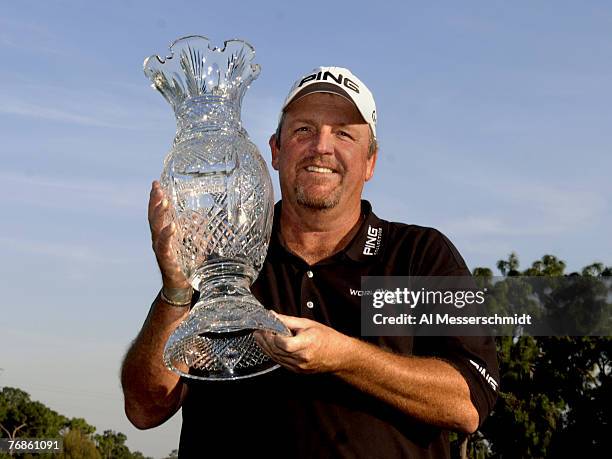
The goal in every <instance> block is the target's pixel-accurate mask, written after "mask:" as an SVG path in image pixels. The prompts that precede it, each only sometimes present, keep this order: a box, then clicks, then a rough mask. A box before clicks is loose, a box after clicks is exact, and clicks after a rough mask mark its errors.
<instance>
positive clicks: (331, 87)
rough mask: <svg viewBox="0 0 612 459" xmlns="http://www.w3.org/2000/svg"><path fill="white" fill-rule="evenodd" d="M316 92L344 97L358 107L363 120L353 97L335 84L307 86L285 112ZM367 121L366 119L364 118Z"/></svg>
mask: <svg viewBox="0 0 612 459" xmlns="http://www.w3.org/2000/svg"><path fill="white" fill-rule="evenodd" d="M314 92H327V93H331V94H337V95H338V96H341V97H344V98H345V99H346V100H348V101H349V102H351V103H352V104H353V105H354V106H355V107H357V111H358V112H359V113H360V114H361V117H362V118H363V113H361V110H359V106H358V105H357V104H356V103H355V101H354V100H353V99H352V98H351V95H350V94H349V93H348V92H346V91H345V90H344V89H342V88H341V87H339V86H336V85H335V84H331V83H313V84H311V85H308V86H306V87H305V88H304V89H302V90H301V91H298V92H297V93H296V94H295V96H293V97H292V98H291V99H290V100H289V101H288V102H287V103H286V104H285V106H284V107H283V111H284V110H285V109H286V108H287V107H288V106H289V105H291V104H292V103H293V102H295V101H297V100H299V99H301V98H302V97H304V96H307V95H308V94H312V93H314ZM364 120H365V118H364Z"/></svg>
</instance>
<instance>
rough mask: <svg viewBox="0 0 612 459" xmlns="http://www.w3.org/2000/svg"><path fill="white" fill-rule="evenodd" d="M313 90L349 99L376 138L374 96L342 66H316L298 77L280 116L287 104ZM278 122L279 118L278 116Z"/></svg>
mask: <svg viewBox="0 0 612 459" xmlns="http://www.w3.org/2000/svg"><path fill="white" fill-rule="evenodd" d="M313 92H328V93H331V94H337V95H339V96H342V97H344V98H345V99H347V100H349V101H351V102H352V103H353V104H355V107H357V110H359V113H361V116H362V117H363V119H364V121H365V122H366V123H368V124H369V125H370V127H371V128H372V134H373V135H374V138H376V104H375V103H374V96H372V93H371V92H370V90H369V89H368V87H367V86H366V85H365V84H363V82H362V81H361V80H360V79H359V78H357V77H356V76H355V75H353V74H352V72H351V71H350V70H349V69H345V68H343V67H317V68H315V69H312V70H311V71H310V72H308V73H307V74H306V75H304V76H302V77H301V78H299V79H298V80H297V81H296V82H295V83H294V84H293V86H292V87H291V91H289V95H288V96H287V98H286V99H285V103H283V108H282V109H281V114H280V116H281V117H282V116H283V112H284V111H285V109H286V108H287V106H288V105H289V104H290V103H291V102H294V101H296V100H298V99H301V98H302V97H304V96H306V95H308V94H312V93H313ZM279 122H280V118H279Z"/></svg>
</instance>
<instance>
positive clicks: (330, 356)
mask: <svg viewBox="0 0 612 459" xmlns="http://www.w3.org/2000/svg"><path fill="white" fill-rule="evenodd" d="M274 315H275V316H276V317H277V318H278V319H279V320H280V321H281V322H283V323H284V324H285V325H286V326H287V328H288V329H289V330H291V332H292V333H293V336H282V335H277V334H274V333H271V332H264V331H256V332H255V333H254V336H255V340H256V341H257V344H259V345H260V346H261V348H262V349H263V350H264V352H265V353H266V354H268V355H269V356H270V358H271V359H272V360H274V361H275V362H277V363H279V364H280V365H282V366H283V367H285V368H287V369H289V370H291V371H294V372H296V373H323V372H334V371H337V370H338V369H340V368H341V367H342V364H343V362H344V361H345V360H344V359H345V358H346V357H347V356H349V355H350V349H351V345H352V338H350V337H348V336H346V335H343V334H342V333H340V332H338V331H336V330H334V329H333V328H330V327H328V326H326V325H323V324H322V323H319V322H316V321H314V320H310V319H304V318H301V317H293V316H285V315H283V314H278V313H276V312H274Z"/></svg>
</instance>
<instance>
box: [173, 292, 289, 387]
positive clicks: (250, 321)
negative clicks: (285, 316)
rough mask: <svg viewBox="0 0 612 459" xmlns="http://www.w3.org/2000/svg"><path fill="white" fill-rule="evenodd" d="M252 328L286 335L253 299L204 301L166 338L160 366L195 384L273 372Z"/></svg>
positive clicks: (243, 297) (285, 331) (282, 326)
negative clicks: (195, 380)
mask: <svg viewBox="0 0 612 459" xmlns="http://www.w3.org/2000/svg"><path fill="white" fill-rule="evenodd" d="M255 330H263V331H271V332H273V333H278V334H281V335H287V336H290V335H291V332H290V331H289V330H288V329H287V328H286V327H285V326H284V325H283V323H282V322H280V321H279V320H278V319H277V318H276V317H274V315H273V314H272V313H271V312H270V311H268V310H266V309H265V308H264V307H263V306H262V305H261V304H260V303H259V302H258V301H257V300H256V299H255V297H253V296H250V295H249V296H239V297H232V296H230V297H225V298H215V299H208V300H204V302H202V303H198V304H196V305H195V306H194V308H193V310H192V312H191V313H190V315H189V317H188V318H187V319H186V320H185V321H184V322H183V323H181V324H180V325H179V326H178V328H177V329H176V330H175V331H174V333H172V335H171V336H170V339H169V340H168V343H167V344H166V348H165V349H164V362H165V364H166V366H167V367H168V369H170V370H172V371H174V372H175V373H178V374H179V375H181V376H183V377H186V378H192V379H201V380H221V381H224V380H233V379H242V378H250V377H253V376H257V375H260V374H263V373H267V372H269V371H272V370H274V369H276V368H279V365H278V364H277V363H276V362H274V361H273V360H271V359H270V358H269V357H268V356H267V355H266V354H265V353H264V352H263V351H262V350H261V348H260V347H259V345H258V344H257V342H256V341H255V339H254V337H253V332H254V331H255Z"/></svg>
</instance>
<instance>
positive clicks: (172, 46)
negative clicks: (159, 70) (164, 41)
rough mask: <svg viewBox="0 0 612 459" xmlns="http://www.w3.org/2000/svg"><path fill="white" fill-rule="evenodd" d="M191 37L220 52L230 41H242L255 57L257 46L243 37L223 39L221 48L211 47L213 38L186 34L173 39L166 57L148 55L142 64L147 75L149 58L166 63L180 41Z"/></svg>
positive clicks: (254, 66)
mask: <svg viewBox="0 0 612 459" xmlns="http://www.w3.org/2000/svg"><path fill="white" fill-rule="evenodd" d="M190 39H201V40H202V41H205V42H207V43H208V45H207V48H208V49H209V50H210V51H213V52H219V53H222V52H224V51H225V50H226V49H227V45H228V43H242V44H244V45H246V46H247V47H248V48H249V50H250V51H251V60H252V59H253V58H254V57H255V48H254V47H253V45H251V44H250V43H249V42H248V41H246V40H243V39H242V38H230V39H229V40H224V41H223V48H221V47H219V46H214V45H213V47H212V48H211V44H212V40H211V39H210V38H208V37H205V36H204V35H197V34H195V35H185V36H184V37H180V38H177V39H175V40H173V41H172V42H171V43H170V45H168V49H169V50H170V54H169V55H167V56H166V57H160V56H159V54H151V55H150V56H148V57H146V58H145V60H144V62H143V64H142V66H143V70H144V72H145V75H146V76H147V77H148V76H149V75H147V66H148V63H149V60H151V59H154V58H155V59H157V61H158V62H159V63H160V64H165V63H166V60H168V59H172V58H173V57H174V51H173V48H174V46H175V45H177V44H178V43H179V42H182V41H187V40H190ZM251 68H252V69H253V70H255V69H257V71H259V70H260V69H261V67H260V66H259V64H251Z"/></svg>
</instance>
